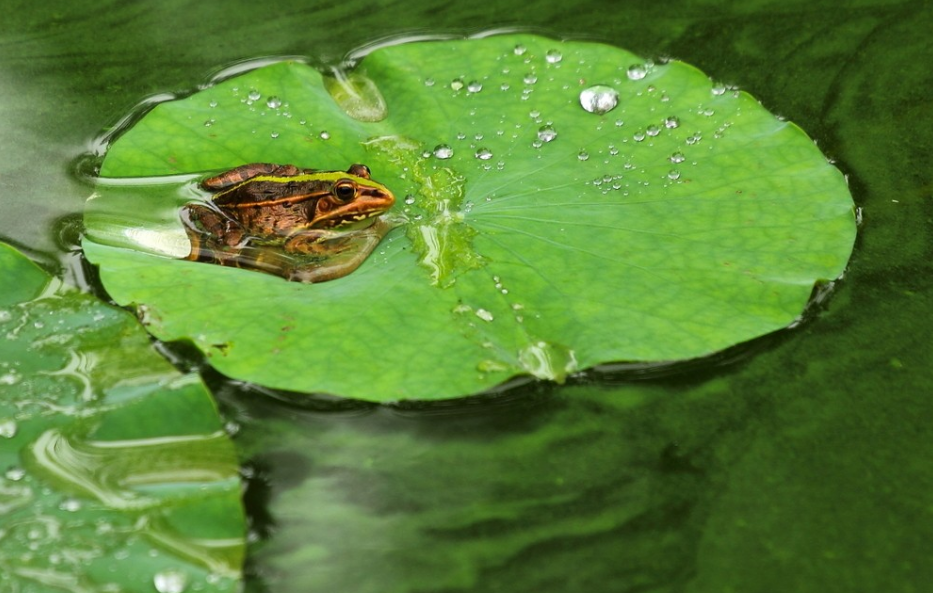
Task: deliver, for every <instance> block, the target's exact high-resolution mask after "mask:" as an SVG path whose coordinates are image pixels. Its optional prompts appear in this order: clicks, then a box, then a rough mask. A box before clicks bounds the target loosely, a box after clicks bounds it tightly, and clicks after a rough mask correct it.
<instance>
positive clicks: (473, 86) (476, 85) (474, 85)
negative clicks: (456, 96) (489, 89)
mask: <svg viewBox="0 0 933 593" xmlns="http://www.w3.org/2000/svg"><path fill="white" fill-rule="evenodd" d="M467 90H468V91H470V92H471V93H478V92H480V91H481V90H483V84H482V83H481V82H480V81H478V80H471V81H470V84H468V85H467Z"/></svg>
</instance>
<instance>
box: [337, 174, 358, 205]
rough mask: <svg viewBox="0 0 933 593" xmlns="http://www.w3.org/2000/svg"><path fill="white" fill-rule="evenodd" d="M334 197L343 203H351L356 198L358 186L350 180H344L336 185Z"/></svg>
mask: <svg viewBox="0 0 933 593" xmlns="http://www.w3.org/2000/svg"><path fill="white" fill-rule="evenodd" d="M334 196H335V197H336V198H337V199H338V200H340V201H341V202H349V201H350V200H352V199H353V198H355V197H356V186H355V185H353V182H352V181H350V180H349V179H342V180H340V181H338V182H337V183H335V184H334Z"/></svg>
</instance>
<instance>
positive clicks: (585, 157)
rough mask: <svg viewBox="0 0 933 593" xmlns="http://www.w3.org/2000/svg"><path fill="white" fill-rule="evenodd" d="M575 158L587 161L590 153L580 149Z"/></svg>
mask: <svg viewBox="0 0 933 593" xmlns="http://www.w3.org/2000/svg"><path fill="white" fill-rule="evenodd" d="M577 159H579V160H581V161H587V160H589V159H590V153H588V152H586V151H585V150H581V151H580V152H579V153H578V154H577Z"/></svg>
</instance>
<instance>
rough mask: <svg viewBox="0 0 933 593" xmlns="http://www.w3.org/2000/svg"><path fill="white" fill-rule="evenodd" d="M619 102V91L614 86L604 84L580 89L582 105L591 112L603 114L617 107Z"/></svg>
mask: <svg viewBox="0 0 933 593" xmlns="http://www.w3.org/2000/svg"><path fill="white" fill-rule="evenodd" d="M618 104H619V93H618V91H616V90H615V89H614V88H612V87H610V86H606V85H602V84H598V85H596V86H591V87H590V88H588V89H583V90H582V91H580V105H581V106H583V109H585V110H586V111H589V112H590V113H595V114H597V115H602V114H604V113H607V112H609V111H612V110H613V109H615V107H616V105H618Z"/></svg>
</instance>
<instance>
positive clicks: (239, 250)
mask: <svg viewBox="0 0 933 593" xmlns="http://www.w3.org/2000/svg"><path fill="white" fill-rule="evenodd" d="M199 185H200V187H201V189H203V190H205V191H207V192H210V193H211V194H213V195H212V196H211V200H210V201H209V202H202V203H192V204H187V205H185V206H184V207H183V208H182V210H181V219H182V222H183V223H184V227H185V232H186V234H187V236H188V240H189V242H190V243H191V251H190V253H189V254H188V256H187V257H186V259H188V260H192V261H202V262H211V263H215V264H220V265H222V266H236V267H240V268H249V269H253V270H258V271H262V272H267V273H270V274H275V275H278V276H281V277H283V278H285V279H286V280H290V281H297V282H305V283H318V282H326V281H329V280H335V279H337V278H341V277H344V276H346V275H348V274H350V273H351V272H353V271H354V270H356V269H357V268H358V267H359V266H360V265H361V264H362V263H363V261H365V260H366V258H367V257H368V256H369V255H370V254H371V253H372V251H373V250H374V249H375V248H376V246H377V245H378V244H379V243H380V242H381V241H382V239H383V237H385V235H386V234H387V233H388V232H389V231H390V230H391V229H392V228H394V227H395V226H398V224H399V221H398V220H397V219H390V218H389V217H384V216H381V215H383V214H385V213H386V212H387V211H388V210H389V209H390V208H391V207H392V205H393V204H394V203H395V196H394V195H393V193H392V191H391V190H389V188H387V187H386V186H385V185H383V184H381V183H379V182H378V181H374V180H373V178H372V174H371V172H370V169H369V167H367V166H366V165H363V164H359V163H355V164H353V165H351V166H350V167H349V168H348V169H347V170H346V171H345V172H344V171H322V170H317V169H306V168H299V167H298V166H296V165H291V164H286V165H280V164H275V163H249V164H245V165H240V166H238V167H235V168H233V169H230V170H229V171H225V172H223V173H220V174H218V175H215V176H212V177H208V178H206V179H204V180H203V181H201V182H200V184H199Z"/></svg>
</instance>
